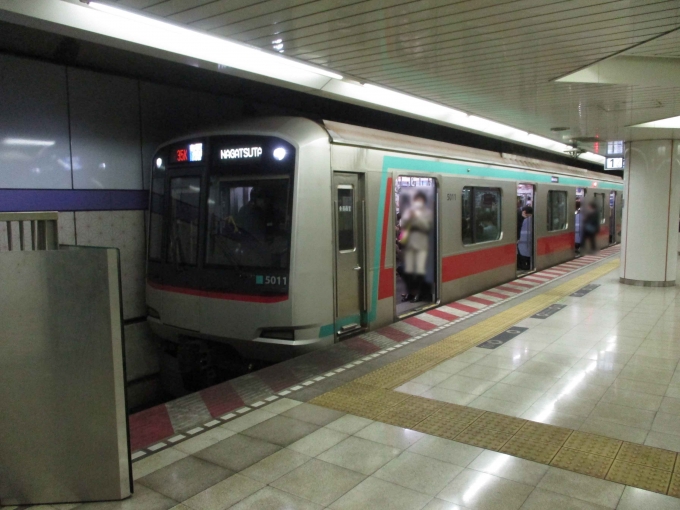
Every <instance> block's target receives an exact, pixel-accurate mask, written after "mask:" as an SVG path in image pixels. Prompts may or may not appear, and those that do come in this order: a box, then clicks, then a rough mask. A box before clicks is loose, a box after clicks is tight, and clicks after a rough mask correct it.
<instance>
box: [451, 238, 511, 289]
mask: <svg viewBox="0 0 680 510" xmlns="http://www.w3.org/2000/svg"><path fill="white" fill-rule="evenodd" d="M516 261H517V246H516V245H515V244H514V243H513V244H505V245H503V246H496V247H495V248H488V249H486V250H477V251H472V252H468V253H461V254H459V255H451V256H450V257H444V259H443V260H442V281H444V282H450V281H451V280H457V279H458V278H465V277H466V276H472V275H474V274H478V273H483V272H484V271H490V270H492V269H496V268H499V267H502V266H509V265H513V266H514V265H515V263H516Z"/></svg>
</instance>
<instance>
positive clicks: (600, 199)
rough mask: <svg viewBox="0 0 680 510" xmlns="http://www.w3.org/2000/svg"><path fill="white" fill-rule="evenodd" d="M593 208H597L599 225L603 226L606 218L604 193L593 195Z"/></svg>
mask: <svg viewBox="0 0 680 510" xmlns="http://www.w3.org/2000/svg"><path fill="white" fill-rule="evenodd" d="M593 200H594V202H595V206H596V207H597V215H598V217H599V218H600V223H601V224H604V222H605V221H606V218H605V216H604V193H595V194H594V196H593Z"/></svg>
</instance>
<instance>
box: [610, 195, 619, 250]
mask: <svg viewBox="0 0 680 510" xmlns="http://www.w3.org/2000/svg"><path fill="white" fill-rule="evenodd" d="M616 227H617V225H616V191H610V192H609V244H614V243H616Z"/></svg>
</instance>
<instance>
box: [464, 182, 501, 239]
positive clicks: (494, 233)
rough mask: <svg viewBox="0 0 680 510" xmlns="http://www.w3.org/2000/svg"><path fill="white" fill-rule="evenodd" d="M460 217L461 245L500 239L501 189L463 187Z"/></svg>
mask: <svg viewBox="0 0 680 510" xmlns="http://www.w3.org/2000/svg"><path fill="white" fill-rule="evenodd" d="M461 203H462V206H463V211H462V212H463V214H462V216H461V221H462V232H463V235H462V237H463V244H476V243H484V242H488V241H497V240H499V239H500V238H501V189H500V188H482V187H476V186H475V187H471V186H470V187H465V188H463V193H462V200H461Z"/></svg>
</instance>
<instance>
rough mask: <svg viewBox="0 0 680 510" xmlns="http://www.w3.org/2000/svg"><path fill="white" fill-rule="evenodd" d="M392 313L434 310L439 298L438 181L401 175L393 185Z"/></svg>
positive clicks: (402, 313)
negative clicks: (393, 297) (393, 259)
mask: <svg viewBox="0 0 680 510" xmlns="http://www.w3.org/2000/svg"><path fill="white" fill-rule="evenodd" d="M394 208H395V209H394V218H395V234H396V245H397V249H396V251H395V267H396V275H395V289H396V292H395V313H396V315H397V316H399V317H401V316H404V315H408V314H412V313H416V312H419V311H421V310H424V309H426V308H429V307H431V306H433V305H434V304H435V303H436V302H437V299H438V298H437V296H438V281H439V276H438V260H439V257H438V235H437V228H438V227H437V181H436V179H433V178H432V177H416V176H411V175H408V176H407V175H400V176H398V177H397V179H396V181H395V184H394Z"/></svg>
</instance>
